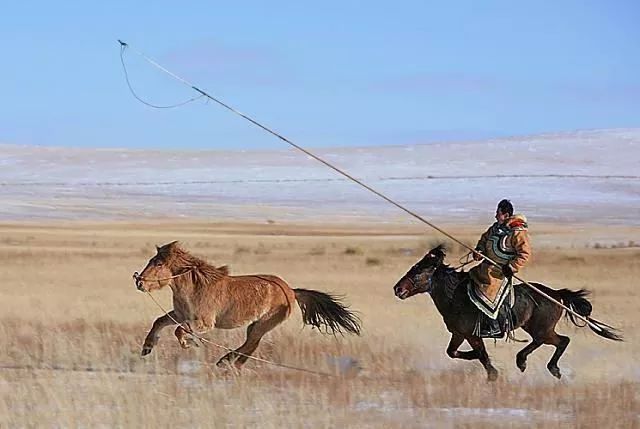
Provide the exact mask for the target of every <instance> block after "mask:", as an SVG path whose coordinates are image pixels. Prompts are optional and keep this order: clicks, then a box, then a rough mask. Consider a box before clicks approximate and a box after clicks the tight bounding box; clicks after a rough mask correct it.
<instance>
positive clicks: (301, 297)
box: [293, 289, 360, 335]
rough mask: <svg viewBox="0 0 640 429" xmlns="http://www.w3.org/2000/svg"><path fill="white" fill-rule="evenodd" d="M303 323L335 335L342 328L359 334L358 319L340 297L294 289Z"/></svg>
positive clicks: (341, 332)
mask: <svg viewBox="0 0 640 429" xmlns="http://www.w3.org/2000/svg"><path fill="white" fill-rule="evenodd" d="M293 292H295V294H296V301H298V305H299V306H300V310H301V311H302V320H303V321H304V323H305V325H311V326H314V327H316V328H318V330H320V332H325V333H330V334H333V335H335V334H336V333H338V334H343V330H344V331H346V332H348V333H350V334H356V335H360V319H359V318H358V316H356V315H355V314H354V313H353V312H351V311H349V309H348V307H347V306H346V305H344V304H343V303H342V302H341V301H340V298H338V297H335V296H332V295H329V294H327V293H324V292H319V291H317V290H309V289H294V290H293Z"/></svg>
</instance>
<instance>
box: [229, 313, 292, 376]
mask: <svg viewBox="0 0 640 429" xmlns="http://www.w3.org/2000/svg"><path fill="white" fill-rule="evenodd" d="M287 315H288V310H287V309H285V310H284V311H279V312H277V313H275V314H272V315H271V316H267V317H265V318H262V319H260V320H257V321H255V322H253V323H252V324H250V325H249V326H247V339H246V340H245V342H244V344H242V345H241V346H240V347H238V348H237V349H235V350H234V351H232V352H229V353H227V354H226V355H224V356H223V357H222V358H220V360H219V361H218V363H217V365H218V366H224V365H225V364H226V363H227V362H231V361H233V360H234V359H235V362H234V364H235V366H236V368H240V367H241V366H242V365H244V363H245V362H246V361H247V359H249V356H251V354H252V353H253V352H254V351H255V350H256V349H257V348H258V344H260V340H261V339H262V337H263V336H264V335H265V334H266V333H267V332H269V331H270V330H272V329H273V328H275V327H276V326H278V325H279V324H280V323H282V321H283V320H284V319H286V318H287Z"/></svg>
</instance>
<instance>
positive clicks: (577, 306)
mask: <svg viewBox="0 0 640 429" xmlns="http://www.w3.org/2000/svg"><path fill="white" fill-rule="evenodd" d="M556 292H557V293H558V294H559V295H560V299H561V300H562V303H563V304H564V305H566V306H567V307H569V308H570V309H572V310H573V311H575V312H576V313H578V314H579V315H581V316H584V317H585V318H586V319H587V320H588V321H589V322H591V323H589V324H588V325H589V328H591V330H592V331H593V332H595V333H596V334H598V335H600V336H601V337H604V338H607V339H609V340H614V341H623V339H622V335H621V334H620V333H619V330H618V329H616V328H614V327H613V326H609V325H607V324H606V323H602V322H599V321H597V320H595V319H592V318H591V317H589V316H591V310H592V309H593V307H592V306H591V303H590V302H589V300H587V298H586V297H587V295H589V293H590V292H589V291H588V290H586V289H580V290H578V291H572V290H569V289H560V290H558V291H556ZM566 316H567V317H568V318H569V320H571V322H572V323H573V324H574V325H576V326H580V327H582V326H584V325H583V324H580V323H578V320H577V319H576V317H575V316H574V315H573V314H571V313H570V312H568V311H567V312H566Z"/></svg>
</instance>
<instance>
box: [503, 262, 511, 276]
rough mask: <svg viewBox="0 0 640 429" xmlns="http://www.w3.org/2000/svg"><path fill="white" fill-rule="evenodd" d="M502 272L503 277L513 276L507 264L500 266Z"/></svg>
mask: <svg viewBox="0 0 640 429" xmlns="http://www.w3.org/2000/svg"><path fill="white" fill-rule="evenodd" d="M502 274H504V276H505V277H513V270H512V269H511V266H509V264H507V265H503V266H502Z"/></svg>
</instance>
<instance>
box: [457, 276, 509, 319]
mask: <svg viewBox="0 0 640 429" xmlns="http://www.w3.org/2000/svg"><path fill="white" fill-rule="evenodd" d="M487 292H488V291H487V289H486V288H484V287H483V286H482V285H478V284H476V282H474V281H473V280H472V279H469V281H468V282H467V294H468V295H469V299H470V300H471V302H473V304H474V305H475V306H476V307H478V310H480V311H481V312H482V313H484V314H486V315H487V316H488V317H490V318H491V319H494V320H495V319H496V318H497V317H498V312H499V311H500V308H501V307H502V304H503V303H504V302H505V301H507V299H509V301H508V303H509V307H510V308H511V307H513V304H514V301H515V295H514V293H513V284H512V282H511V279H508V278H505V279H504V280H502V283H501V284H500V286H499V287H498V290H497V291H492V292H493V293H491V294H489V293H487Z"/></svg>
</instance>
